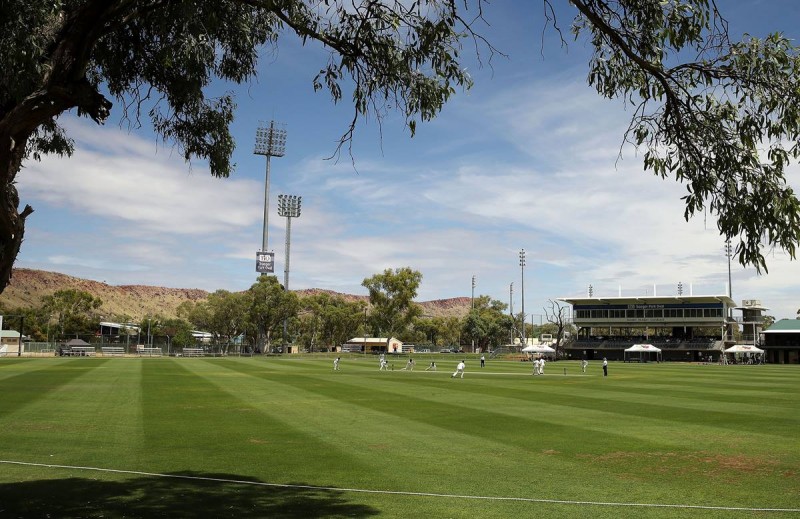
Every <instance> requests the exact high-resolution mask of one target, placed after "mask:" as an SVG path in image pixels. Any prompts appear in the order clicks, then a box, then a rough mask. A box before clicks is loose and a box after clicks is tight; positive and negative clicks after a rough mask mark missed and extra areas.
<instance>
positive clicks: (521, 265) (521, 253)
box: [519, 249, 528, 348]
mask: <svg viewBox="0 0 800 519" xmlns="http://www.w3.org/2000/svg"><path fill="white" fill-rule="evenodd" d="M519 269H520V275H521V277H522V279H521V283H520V285H521V286H520V297H521V298H522V330H520V334H521V335H522V347H523V348H524V347H525V346H527V345H528V343H527V342H526V339H525V249H522V250H521V251H519Z"/></svg>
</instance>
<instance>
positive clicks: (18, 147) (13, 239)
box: [0, 132, 33, 293]
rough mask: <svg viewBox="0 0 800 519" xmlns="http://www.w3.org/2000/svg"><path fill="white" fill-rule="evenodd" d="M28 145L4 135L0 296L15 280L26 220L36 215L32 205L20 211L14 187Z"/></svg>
mask: <svg viewBox="0 0 800 519" xmlns="http://www.w3.org/2000/svg"><path fill="white" fill-rule="evenodd" d="M26 142H27V139H25V140H24V141H23V142H16V141H15V140H14V139H13V138H12V137H11V136H10V135H9V134H8V133H5V132H2V133H0V293H2V292H3V290H5V288H6V286H8V283H9V281H10V280H11V272H12V269H13V267H14V262H15V261H16V259H17V254H19V249H20V247H21V246H22V238H23V236H24V234H25V219H26V218H27V217H28V215H30V214H31V213H32V212H33V209H32V208H31V206H29V205H26V206H25V208H24V209H23V210H22V212H20V211H19V194H18V193H17V187H16V186H15V185H14V181H15V179H16V176H17V172H18V171H19V169H20V167H21V164H22V158H23V156H24V154H25V146H26Z"/></svg>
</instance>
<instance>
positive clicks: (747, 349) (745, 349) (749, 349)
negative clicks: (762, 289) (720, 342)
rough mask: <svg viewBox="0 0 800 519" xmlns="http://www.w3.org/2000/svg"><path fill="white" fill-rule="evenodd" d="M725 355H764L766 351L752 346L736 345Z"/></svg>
mask: <svg viewBox="0 0 800 519" xmlns="http://www.w3.org/2000/svg"><path fill="white" fill-rule="evenodd" d="M725 353H764V350H762V349H761V348H758V347H756V346H753V345H752V344H734V345H733V346H731V347H730V348H728V349H726V350H725Z"/></svg>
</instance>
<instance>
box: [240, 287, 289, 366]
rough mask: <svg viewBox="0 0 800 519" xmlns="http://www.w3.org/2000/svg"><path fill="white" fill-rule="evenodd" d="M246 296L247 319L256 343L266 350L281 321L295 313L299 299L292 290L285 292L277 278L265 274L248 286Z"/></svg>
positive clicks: (281, 323)
mask: <svg viewBox="0 0 800 519" xmlns="http://www.w3.org/2000/svg"><path fill="white" fill-rule="evenodd" d="M247 296H248V299H249V303H250V308H249V319H250V322H251V323H252V325H253V327H254V328H255V332H256V341H257V345H258V347H259V348H260V349H261V350H262V351H268V350H269V348H270V347H271V342H272V335H273V334H274V333H276V332H278V331H279V330H280V329H281V327H282V325H283V321H284V320H285V319H290V318H293V317H295V316H296V315H297V312H298V311H299V309H300V300H299V298H298V297H297V294H295V293H294V292H287V291H286V290H285V289H284V287H283V286H282V285H281V284H280V283H279V282H278V278H276V277H275V276H268V275H265V274H262V275H261V276H259V277H258V280H257V281H256V282H255V283H254V284H253V285H251V286H250V288H249V289H248V290H247Z"/></svg>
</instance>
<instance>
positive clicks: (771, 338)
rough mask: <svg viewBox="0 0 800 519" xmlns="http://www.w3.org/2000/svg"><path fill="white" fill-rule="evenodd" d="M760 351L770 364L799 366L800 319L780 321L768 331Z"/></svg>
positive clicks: (764, 335) (765, 333) (764, 332)
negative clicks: (762, 351)
mask: <svg viewBox="0 0 800 519" xmlns="http://www.w3.org/2000/svg"><path fill="white" fill-rule="evenodd" d="M761 335H762V337H763V338H764V341H763V343H762V344H761V349H763V350H764V355H765V356H766V358H767V362H769V363H770V364H800V319H781V320H780V321H778V322H776V323H773V325H772V326H770V327H769V329H768V330H764V331H763V332H761Z"/></svg>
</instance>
